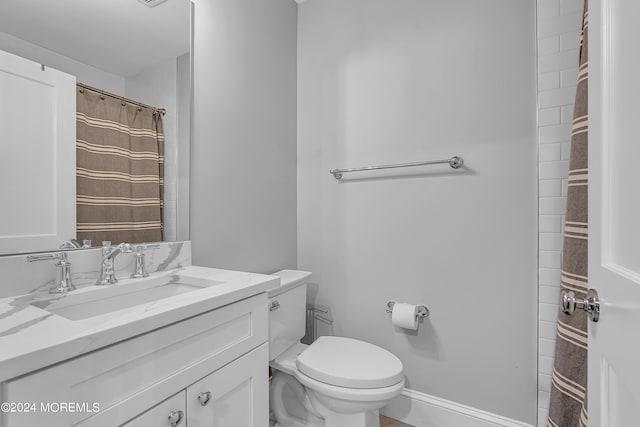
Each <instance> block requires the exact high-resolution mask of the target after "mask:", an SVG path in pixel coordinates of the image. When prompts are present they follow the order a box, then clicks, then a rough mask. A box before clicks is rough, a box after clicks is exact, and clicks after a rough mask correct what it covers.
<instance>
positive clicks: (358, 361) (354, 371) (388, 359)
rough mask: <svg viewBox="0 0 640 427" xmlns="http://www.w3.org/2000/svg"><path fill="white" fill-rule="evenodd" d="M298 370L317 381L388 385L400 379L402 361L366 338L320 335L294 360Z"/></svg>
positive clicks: (342, 383)
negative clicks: (361, 339) (365, 339)
mask: <svg viewBox="0 0 640 427" xmlns="http://www.w3.org/2000/svg"><path fill="white" fill-rule="evenodd" d="M296 367H297V368H298V370H299V371H300V372H301V373H303V374H304V375H307V376H308V377H311V378H313V379H315V380H317V381H321V382H323V383H327V384H331V385H335V386H340V387H349V388H380V387H388V386H391V385H394V384H397V383H399V382H400V381H402V378H403V377H404V374H403V372H402V362H401V361H400V359H398V358H397V357H396V356H395V355H394V354H392V353H390V352H388V351H387V350H385V349H383V348H380V347H378V346H376V345H373V344H370V343H368V342H364V341H359V340H354V339H351V338H344V337H328V336H322V337H320V338H318V339H317V340H316V341H315V342H314V343H313V344H311V345H310V346H309V348H307V349H306V350H305V351H303V352H302V353H301V354H300V355H298V358H297V360H296Z"/></svg>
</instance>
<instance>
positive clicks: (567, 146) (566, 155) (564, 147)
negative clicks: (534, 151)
mask: <svg viewBox="0 0 640 427" xmlns="http://www.w3.org/2000/svg"><path fill="white" fill-rule="evenodd" d="M560 149H561V152H560V159H561V160H569V159H570V158H571V142H568V141H567V142H563V143H561V144H560Z"/></svg>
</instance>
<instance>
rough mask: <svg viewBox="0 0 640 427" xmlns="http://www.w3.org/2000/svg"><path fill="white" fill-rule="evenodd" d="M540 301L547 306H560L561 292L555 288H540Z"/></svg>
mask: <svg viewBox="0 0 640 427" xmlns="http://www.w3.org/2000/svg"><path fill="white" fill-rule="evenodd" d="M538 295H539V297H538V300H539V301H540V302H541V303H545V304H558V301H560V297H559V296H558V295H560V290H559V288H556V287H553V286H540V290H539V294H538Z"/></svg>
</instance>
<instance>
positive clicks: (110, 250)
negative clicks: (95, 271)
mask: <svg viewBox="0 0 640 427" xmlns="http://www.w3.org/2000/svg"><path fill="white" fill-rule="evenodd" d="M132 251H133V247H132V246H131V245H130V244H129V243H124V242H123V243H120V244H119V245H118V246H111V242H110V241H108V240H105V241H104V242H102V249H100V252H101V254H102V268H101V269H100V278H99V279H98V281H97V282H96V285H113V284H116V283H118V279H116V272H115V269H114V267H113V260H114V259H115V258H116V256H118V255H119V254H121V253H129V252H132Z"/></svg>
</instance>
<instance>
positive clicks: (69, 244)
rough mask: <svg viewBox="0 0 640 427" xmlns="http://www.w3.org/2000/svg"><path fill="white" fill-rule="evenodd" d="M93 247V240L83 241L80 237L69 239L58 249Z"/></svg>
mask: <svg viewBox="0 0 640 427" xmlns="http://www.w3.org/2000/svg"><path fill="white" fill-rule="evenodd" d="M90 247H91V240H83V241H82V243H80V242H79V241H78V239H69V240H67V241H66V242H64V243H63V244H62V245H60V247H59V248H58V249H87V248H90Z"/></svg>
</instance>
